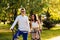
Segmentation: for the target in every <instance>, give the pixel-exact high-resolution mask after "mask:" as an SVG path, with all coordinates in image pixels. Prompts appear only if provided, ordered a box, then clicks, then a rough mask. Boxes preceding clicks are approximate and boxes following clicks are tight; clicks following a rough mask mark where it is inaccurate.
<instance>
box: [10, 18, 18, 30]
mask: <svg viewBox="0 0 60 40" xmlns="http://www.w3.org/2000/svg"><path fill="white" fill-rule="evenodd" d="M17 21H18V17H16V19H15V21H14V23H13V24H12V26H11V28H10V30H13V28H14V26H15V25H16V23H17Z"/></svg>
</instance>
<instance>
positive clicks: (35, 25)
mask: <svg viewBox="0 0 60 40" xmlns="http://www.w3.org/2000/svg"><path fill="white" fill-rule="evenodd" d="M31 26H32V28H38V27H39V24H38V22H37V21H36V22H33V21H32V23H31Z"/></svg>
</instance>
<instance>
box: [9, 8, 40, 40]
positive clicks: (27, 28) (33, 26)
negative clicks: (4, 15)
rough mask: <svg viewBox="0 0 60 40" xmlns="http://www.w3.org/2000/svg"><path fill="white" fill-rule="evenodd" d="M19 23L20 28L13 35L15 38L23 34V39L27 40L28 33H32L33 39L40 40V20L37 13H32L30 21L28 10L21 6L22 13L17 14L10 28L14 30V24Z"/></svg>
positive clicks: (15, 39) (14, 39)
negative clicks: (27, 14)
mask: <svg viewBox="0 0 60 40" xmlns="http://www.w3.org/2000/svg"><path fill="white" fill-rule="evenodd" d="M16 23H18V30H17V32H16V33H15V34H14V36H13V40H17V38H18V36H20V35H22V37H23V40H27V38H28V34H29V33H31V35H32V36H31V39H32V40H40V30H41V27H40V22H39V20H37V18H36V15H35V14H32V15H31V21H30V22H29V20H28V17H27V16H26V11H25V9H24V8H21V15H19V16H17V17H16V19H15V21H14V23H13V24H12V26H11V28H10V30H13V28H14V26H15V25H16Z"/></svg>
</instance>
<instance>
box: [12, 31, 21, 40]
mask: <svg viewBox="0 0 60 40" xmlns="http://www.w3.org/2000/svg"><path fill="white" fill-rule="evenodd" d="M20 35H21V32H20V30H18V31H17V32H16V33H15V35H14V36H13V40H17V38H18V36H20Z"/></svg>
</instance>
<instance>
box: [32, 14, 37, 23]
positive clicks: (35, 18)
mask: <svg viewBox="0 0 60 40" xmlns="http://www.w3.org/2000/svg"><path fill="white" fill-rule="evenodd" d="M32 15H34V20H33V19H32ZM32 15H31V21H34V22H36V21H37V17H36V15H35V14H32Z"/></svg>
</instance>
